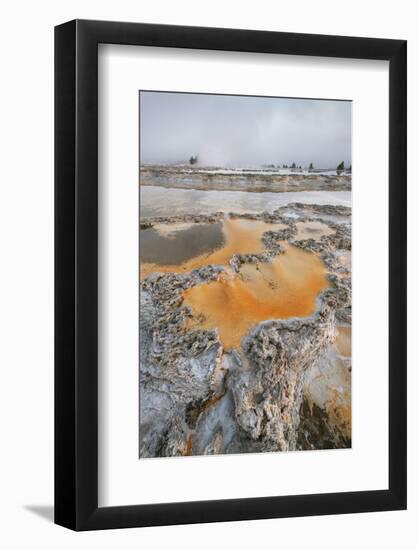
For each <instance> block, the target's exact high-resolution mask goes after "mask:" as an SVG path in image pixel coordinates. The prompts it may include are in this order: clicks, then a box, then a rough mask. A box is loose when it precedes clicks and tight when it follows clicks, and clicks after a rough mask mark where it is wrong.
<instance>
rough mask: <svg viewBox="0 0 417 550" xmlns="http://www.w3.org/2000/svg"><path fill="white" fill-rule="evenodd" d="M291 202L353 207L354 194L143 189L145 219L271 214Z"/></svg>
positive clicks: (142, 198)
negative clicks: (266, 212)
mask: <svg viewBox="0 0 417 550" xmlns="http://www.w3.org/2000/svg"><path fill="white" fill-rule="evenodd" d="M291 202H302V203H304V204H332V205H343V206H351V192H350V191H304V192H299V193H296V192H291V193H251V192H248V191H197V190H195V189H170V188H163V187H157V186H142V187H140V216H141V219H143V218H149V217H154V216H175V215H181V214H213V213H214V212H237V213H244V212H251V213H254V212H263V211H269V212H271V211H273V210H275V209H277V208H279V207H281V206H285V205H287V204H289V203H291Z"/></svg>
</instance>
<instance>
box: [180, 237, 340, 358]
mask: <svg viewBox="0 0 417 550" xmlns="http://www.w3.org/2000/svg"><path fill="white" fill-rule="evenodd" d="M328 286H329V283H328V281H327V279H326V269H325V266H324V265H323V263H322V262H321V261H320V259H319V258H318V257H317V256H315V255H314V254H311V253H310V252H306V251H304V250H302V249H299V248H296V247H293V246H289V245H287V247H286V251H285V253H283V254H280V255H279V256H277V257H276V258H275V259H274V260H273V261H272V262H271V263H259V264H257V265H254V264H245V265H243V266H241V268H240V273H238V274H235V273H231V272H226V274H224V275H222V276H220V277H219V278H218V280H217V281H214V282H209V283H205V284H202V285H198V286H195V287H192V288H190V289H189V290H187V291H186V292H184V302H185V304H187V305H188V306H190V307H191V309H192V312H193V318H192V319H191V321H190V322H189V323H188V326H189V328H198V329H217V331H218V334H219V337H220V340H221V342H222V344H223V346H224V348H225V349H226V350H228V349H231V348H239V347H240V345H241V341H242V338H243V337H244V336H245V335H246V334H247V333H248V331H249V329H250V328H251V327H253V326H256V325H257V324H259V323H260V322H261V321H265V320H268V319H288V318H291V317H307V316H309V315H311V314H312V313H314V311H315V309H316V298H317V296H318V294H319V293H320V292H321V291H322V290H324V289H325V288H327V287H328Z"/></svg>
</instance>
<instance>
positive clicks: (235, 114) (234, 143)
mask: <svg viewBox="0 0 417 550" xmlns="http://www.w3.org/2000/svg"><path fill="white" fill-rule="evenodd" d="M140 152H141V162H142V163H172V162H180V161H188V159H189V158H190V156H191V155H198V157H199V164H202V165H210V166H237V167H241V166H254V165H262V164H280V165H282V164H291V163H293V162H295V163H296V164H297V165H298V164H301V165H302V166H303V167H304V166H306V165H308V164H309V163H310V162H312V163H313V164H314V167H317V168H333V167H335V166H336V165H337V164H339V162H341V161H342V160H344V161H345V164H346V165H347V166H348V165H350V163H351V102H349V101H330V100H310V99H286V98H259V97H243V96H221V95H204V94H181V93H168V92H141V93H140Z"/></svg>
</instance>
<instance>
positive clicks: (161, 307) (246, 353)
mask: <svg viewBox="0 0 417 550" xmlns="http://www.w3.org/2000/svg"><path fill="white" fill-rule="evenodd" d="M222 216H223V214H216V215H214V216H210V217H207V216H201V217H199V216H191V217H190V216H186V217H181V219H179V218H176V219H175V220H172V219H162V218H158V219H157V220H156V219H154V220H146V224H148V225H147V227H150V226H152V225H153V224H155V223H172V222H173V221H175V222H185V221H186V222H195V223H214V222H218V221H219V220H220V219H221V218H222ZM236 217H242V218H249V219H256V220H260V221H263V222H267V223H271V224H272V223H274V224H277V223H281V224H284V225H285V226H286V227H285V229H282V230H278V231H266V232H265V233H264V234H263V236H262V240H263V244H264V252H262V253H261V254H244V255H239V254H235V255H234V256H233V257H232V258H231V260H230V265H229V266H221V265H208V266H203V267H200V268H199V269H195V270H194V271H192V272H190V273H181V274H180V273H173V272H171V273H157V272H155V273H152V274H151V275H149V276H148V277H146V278H145V279H144V280H143V281H142V283H141V290H140V308H141V322H140V430H139V432H140V450H139V454H140V457H141V458H143V457H155V456H184V455H201V454H218V453H244V452H262V451H293V450H298V449H317V448H343V447H349V446H350V387H348V385H349V384H348V383H347V382H346V383H345V385H342V383H341V382H340V380H342V379H343V380H348V381H350V369H351V365H350V358H349V357H348V354H347V353H346V351H343V350H342V351H343V353H342V352H340V349H341V347H340V346H339V348H338V347H337V346H338V341H339V340H338V339H340V335H338V331H341V329H340V328H339V327H347V328H346V330H349V326H350V320H351V278H350V265H349V261H348V260H349V259H350V247H351V235H350V209H349V208H346V207H340V206H318V205H308V206H307V205H303V204H299V203H294V204H290V205H288V206H285V207H283V208H280V209H279V210H276V211H274V212H273V213H262V214H251V215H249V214H247V215H236ZM306 222H320V223H321V224H324V225H325V226H327V227H328V228H330V229H331V230H332V232H331V234H327V235H325V236H322V237H321V238H318V239H314V238H311V239H310V238H304V239H300V240H297V239H296V238H295V236H296V235H297V231H298V229H299V227H298V226H297V224H300V223H306ZM328 233H330V232H329V231H328ZM283 242H284V244H283ZM285 243H289V244H291V245H293V246H296V247H299V248H302V249H304V250H307V251H310V252H311V253H315V254H319V256H320V258H321V260H322V261H323V262H324V264H325V266H326V268H327V271H328V280H329V283H330V287H329V288H327V289H326V290H324V291H323V292H321V293H320V295H319V296H318V297H317V307H316V310H315V312H314V313H313V314H312V315H310V316H309V317H306V318H291V319H286V320H285V319H270V320H265V321H264V322H261V323H260V324H258V325H257V326H255V327H253V328H252V329H251V330H249V332H248V334H246V336H245V337H244V338H243V339H242V342H241V346H240V348H239V349H230V350H226V349H224V346H223V345H222V342H221V340H220V338H219V335H218V333H217V331H216V330H198V329H195V328H189V326H188V325H187V321H188V320H189V319H190V318H191V317H192V311H191V310H190V308H189V307H188V306H186V305H185V304H184V299H183V294H184V292H185V291H187V290H188V289H190V288H192V287H194V286H196V285H201V284H204V283H207V282H208V281H216V280H217V279H218V278H219V276H221V274H222V273H224V272H225V270H226V269H231V270H232V272H233V273H235V274H239V271H240V269H241V267H242V265H244V264H245V263H252V264H257V263H259V262H268V261H272V259H273V258H275V257H276V256H277V255H279V254H285ZM225 314H227V312H226V311H225ZM343 354H344V355H343ZM332 377H338V378H337V380H338V383H337V384H333V382H334V380H333V378H332ZM333 386H334V387H333ZM328 388H330V390H329V389H328ZM326 392H327V393H326Z"/></svg>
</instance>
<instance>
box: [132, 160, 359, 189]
mask: <svg viewBox="0 0 417 550" xmlns="http://www.w3.org/2000/svg"><path fill="white" fill-rule="evenodd" d="M140 184H141V185H156V186H158V187H169V188H171V189H172V188H176V189H200V190H202V191H207V190H218V191H248V192H251V193H264V192H272V193H283V192H288V191H297V192H298V191H350V190H351V175H350V173H349V174H348V173H338V174H336V173H335V174H332V175H329V174H326V173H297V172H291V171H288V172H286V173H280V171H277V170H268V169H265V170H250V169H241V170H232V169H230V170H222V169H220V168H208V169H202V168H198V167H197V168H193V167H191V166H182V165H179V166H160V165H142V166H141V170H140Z"/></svg>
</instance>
